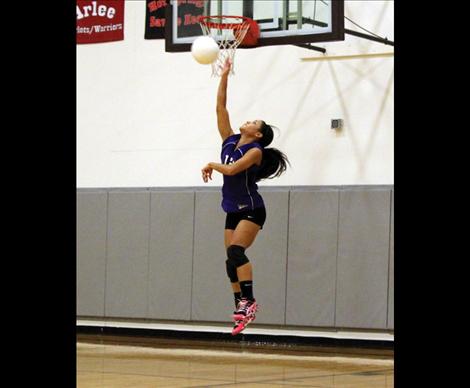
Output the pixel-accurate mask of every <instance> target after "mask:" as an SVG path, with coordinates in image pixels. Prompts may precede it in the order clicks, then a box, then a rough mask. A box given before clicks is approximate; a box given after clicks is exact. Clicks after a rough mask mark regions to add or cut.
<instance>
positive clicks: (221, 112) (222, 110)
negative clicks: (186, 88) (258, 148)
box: [217, 59, 234, 141]
mask: <svg viewBox="0 0 470 388" xmlns="http://www.w3.org/2000/svg"><path fill="white" fill-rule="evenodd" d="M230 67H231V63H230V60H229V59H227V61H226V62H225V65H224V68H223V70H222V75H221V77H220V83H219V89H218V91H217V126H218V128H219V133H220V136H221V137H222V141H224V140H225V139H226V138H227V137H229V136H232V135H233V134H234V133H233V130H232V126H231V125H230V118H229V115H228V111H227V83H228V73H229V72H230Z"/></svg>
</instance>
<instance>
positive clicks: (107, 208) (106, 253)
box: [103, 192, 109, 317]
mask: <svg viewBox="0 0 470 388" xmlns="http://www.w3.org/2000/svg"><path fill="white" fill-rule="evenodd" d="M105 215H106V237H105V246H104V298H103V316H104V317H106V316H107V315H106V294H107V293H106V290H107V286H108V283H107V280H108V276H107V275H108V252H109V250H108V244H109V192H107V193H106V212H105Z"/></svg>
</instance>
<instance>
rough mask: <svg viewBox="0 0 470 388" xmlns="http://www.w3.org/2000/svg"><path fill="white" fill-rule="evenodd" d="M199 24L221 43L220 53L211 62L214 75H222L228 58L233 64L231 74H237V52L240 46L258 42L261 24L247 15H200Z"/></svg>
mask: <svg viewBox="0 0 470 388" xmlns="http://www.w3.org/2000/svg"><path fill="white" fill-rule="evenodd" d="M199 24H200V26H201V28H202V32H203V34H204V35H205V36H210V37H211V38H213V39H214V40H215V41H216V42H217V44H218V45H219V55H218V56H217V59H216V60H215V61H214V62H213V63H212V64H211V66H212V76H213V77H214V76H217V77H220V76H221V74H222V69H223V68H224V65H225V62H226V61H227V59H230V62H231V64H232V66H231V67H230V74H232V75H233V74H235V72H234V64H235V52H236V50H237V47H238V46H241V47H253V46H256V44H257V43H258V38H259V26H258V24H257V23H256V22H255V21H254V20H253V19H250V18H247V17H245V16H224V15H220V16H200V17H199Z"/></svg>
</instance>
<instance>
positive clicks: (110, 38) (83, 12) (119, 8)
mask: <svg viewBox="0 0 470 388" xmlns="http://www.w3.org/2000/svg"><path fill="white" fill-rule="evenodd" d="M76 8H77V34H76V35H77V43H78V44H81V43H102V42H114V41H117V40H123V39H124V0H93V1H91V0H77V6H76Z"/></svg>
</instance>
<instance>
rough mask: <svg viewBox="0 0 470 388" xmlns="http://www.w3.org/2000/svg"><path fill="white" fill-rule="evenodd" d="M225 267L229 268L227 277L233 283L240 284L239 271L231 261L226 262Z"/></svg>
mask: <svg viewBox="0 0 470 388" xmlns="http://www.w3.org/2000/svg"><path fill="white" fill-rule="evenodd" d="M225 265H226V268H227V275H228V277H229V279H230V282H231V283H237V282H238V275H237V269H236V268H235V267H234V266H233V265H232V264H231V263H230V261H229V259H227V260H225Z"/></svg>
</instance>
